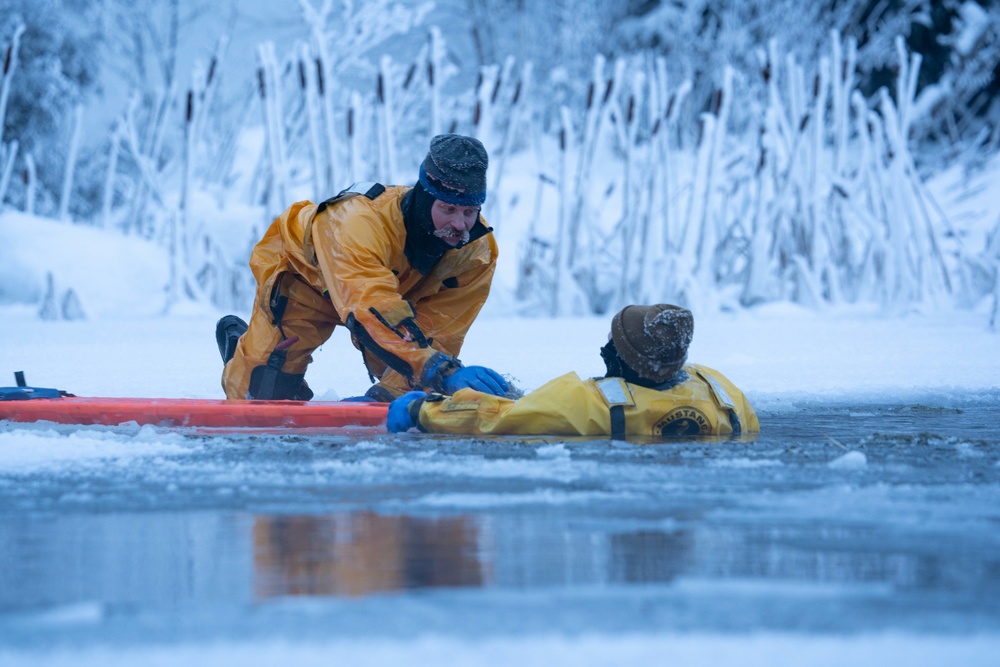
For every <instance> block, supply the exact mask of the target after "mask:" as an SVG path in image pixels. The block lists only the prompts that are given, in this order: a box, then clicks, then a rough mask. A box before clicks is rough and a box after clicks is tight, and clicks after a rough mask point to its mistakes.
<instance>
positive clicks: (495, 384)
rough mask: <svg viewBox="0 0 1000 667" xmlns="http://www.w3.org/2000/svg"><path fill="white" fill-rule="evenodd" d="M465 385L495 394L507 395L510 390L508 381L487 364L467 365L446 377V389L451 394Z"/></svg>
mask: <svg viewBox="0 0 1000 667" xmlns="http://www.w3.org/2000/svg"><path fill="white" fill-rule="evenodd" d="M465 387H468V388H469V389H475V390H476V391H481V392H483V393H485V394H493V395H494V396H506V395H507V392H508V391H510V385H508V384H507V381H506V380H504V379H503V377H502V376H501V375H500V374H499V373H497V372H496V371H495V370H493V369H491V368H486V366H465V367H464V368H459V369H458V370H457V371H455V372H454V373H452V374H451V375H449V376H448V377H446V378H445V379H444V389H445V391H446V392H447V393H449V394H454V393H455V392H456V391H458V390H459V389H464V388H465Z"/></svg>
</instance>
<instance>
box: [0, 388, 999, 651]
mask: <svg viewBox="0 0 1000 667" xmlns="http://www.w3.org/2000/svg"><path fill="white" fill-rule="evenodd" d="M997 423H1000V410H998V406H997V405H994V404H985V405H984V404H975V405H965V406H950V407H948V408H947V409H940V408H933V406H931V407H927V406H879V405H864V406H822V405H820V406H817V405H811V406H807V407H803V408H799V409H790V410H782V411H777V412H771V413H768V412H762V414H761V425H762V430H763V432H764V433H763V435H761V436H760V437H758V438H743V439H737V440H727V439H712V440H707V441H695V442H691V441H688V442H669V443H621V442H611V441H608V440H585V439H581V440H566V439H560V438H538V439H530V440H514V439H503V438H495V439H470V438H459V437H446V438H439V437H433V436H426V435H420V436H412V435H411V436H390V435H385V434H379V433H372V432H369V433H366V434H362V435H324V436H317V435H310V436H303V435H291V434H290V435H284V436H276V435H235V434H223V435H212V436H207V435H200V434H192V433H186V432H164V431H158V430H156V429H150V428H142V429H138V428H129V427H123V428H97V427H93V428H82V429H80V428H71V427H52V426H49V427H42V426H16V427H12V426H9V425H8V426H7V427H5V428H0V519H2V520H0V545H3V547H2V548H0V637H3V638H4V640H3V642H2V643H0V651H2V650H3V648H4V646H6V647H7V648H13V649H16V650H19V651H28V652H30V651H35V650H40V649H41V647H44V646H49V645H53V646H55V647H56V648H57V649H58V648H59V647H67V646H91V647H96V646H112V647H114V646H117V647H120V648H121V647H129V646H132V647H134V646H142V645H144V644H145V643H146V642H149V641H153V638H155V637H157V636H162V633H164V632H167V630H165V629H169V632H168V635H169V637H170V638H171V639H170V641H171V642H181V643H180V644H178V645H177V646H178V648H176V649H174V651H175V652H177V653H178V654H180V653H183V651H184V649H183V648H181V647H182V646H183V645H184V643H185V642H196V643H197V642H217V641H223V640H224V641H228V642H234V643H235V644H234V645H235V646H239V645H241V642H245V641H247V640H249V639H250V638H253V640H254V641H264V642H267V641H295V642H302V641H306V642H308V641H318V642H327V641H351V640H364V638H368V639H370V640H371V641H375V640H377V639H378V638H380V637H381V638H387V637H392V638H394V641H399V640H401V638H402V639H405V638H407V637H417V636H422V635H423V634H425V633H430V634H431V635H439V636H444V637H450V638H452V639H449V640H448V641H457V642H462V641H473V640H476V641H480V640H487V639H489V638H498V637H505V636H521V637H524V636H533V635H534V634H535V633H537V632H538V629H539V628H545V632H547V633H554V635H556V636H561V635H567V636H569V635H570V634H573V633H579V632H583V633H594V632H598V633H618V634H620V633H638V634H639V635H642V634H647V635H650V634H651V636H657V635H659V634H662V633H663V632H671V633H680V634H679V635H678V637H686V636H695V635H698V634H699V633H702V634H704V633H708V634H709V635H712V636H719V637H721V636H731V635H732V633H741V632H747V631H753V632H765V633H778V634H780V635H782V636H793V637H800V638H801V639H797V640H795V641H808V638H809V637H812V636H816V633H818V634H819V635H824V634H830V633H832V634H833V635H838V636H839V635H843V634H844V633H847V634H849V635H850V634H856V633H872V632H875V633H879V632H888V633H903V635H904V636H913V637H915V636H916V634H915V633H933V634H936V635H938V636H949V637H951V636H967V635H969V633H986V635H985V636H993V637H995V636H1000V567H998V559H997V555H996V554H998V553H1000V531H997V530H996V526H997V525H998V521H1000V467H998V462H1000V435H998V433H997V432H996V428H995V424H997ZM789 633H790V634H789ZM677 641H683V639H680V640H677ZM942 641H944V640H943V639H942ZM95 650H96V649H95ZM53 659H54V658H53Z"/></svg>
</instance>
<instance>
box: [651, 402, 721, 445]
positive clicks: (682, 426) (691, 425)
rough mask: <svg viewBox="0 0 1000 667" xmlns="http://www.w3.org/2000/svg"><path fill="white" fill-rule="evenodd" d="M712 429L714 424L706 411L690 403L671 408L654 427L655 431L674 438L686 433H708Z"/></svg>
mask: <svg viewBox="0 0 1000 667" xmlns="http://www.w3.org/2000/svg"><path fill="white" fill-rule="evenodd" d="M711 431H712V424H711V423H710V422H709V421H708V417H706V416H705V413H704V412H702V411H701V410H699V409H697V408H692V407H691V406H689V405H686V406H684V407H682V408H675V409H673V410H671V411H670V412H668V413H667V415H666V416H665V417H664V418H663V419H661V420H660V421H658V422H656V426H654V427H653V432H654V433H659V434H660V435H664V436H667V437H672V438H674V437H679V436H685V435H708V434H709V433H711Z"/></svg>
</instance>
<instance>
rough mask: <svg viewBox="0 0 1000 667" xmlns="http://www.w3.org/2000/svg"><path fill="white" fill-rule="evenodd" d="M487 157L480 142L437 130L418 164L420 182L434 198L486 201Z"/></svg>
mask: <svg viewBox="0 0 1000 667" xmlns="http://www.w3.org/2000/svg"><path fill="white" fill-rule="evenodd" d="M488 166H489V157H488V156H487V155H486V148H485V147H484V146H483V144H482V142H481V141H479V139H476V138H475V137H466V136H462V135H460V134H439V135H437V136H436V137H434V138H433V139H431V147H430V150H429V151H428V152H427V157H426V158H424V161H423V164H421V165H420V184H421V185H423V186H424V189H425V190H427V192H428V193H430V195H431V196H432V197H434V198H435V199H440V200H441V201H444V202H448V203H449V204H455V205H456V206H482V204H483V202H485V201H486V168H487V167H488Z"/></svg>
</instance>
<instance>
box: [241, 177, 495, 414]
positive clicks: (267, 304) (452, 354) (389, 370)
mask: <svg viewBox="0 0 1000 667" xmlns="http://www.w3.org/2000/svg"><path fill="white" fill-rule="evenodd" d="M409 190H410V188H409V187H405V186H392V187H383V186H380V185H377V184H375V185H374V186H373V188H372V189H370V190H368V191H367V192H365V193H364V194H357V193H350V194H349V195H348V196H347V197H346V198H340V199H338V198H335V199H337V200H336V201H334V200H330V202H332V203H330V204H329V205H326V206H324V205H323V204H321V205H319V206H317V205H316V204H313V203H312V202H309V201H302V202H297V203H295V204H293V205H292V206H290V207H289V208H288V209H287V210H286V211H285V212H283V213H282V214H281V215H280V216H278V217H277V218H276V219H275V220H274V222H273V223H272V224H271V226H270V227H269V228H268V230H267V232H266V233H265V234H264V237H263V238H262V239H261V241H260V242H259V243H258V244H257V245H256V246H255V247H254V250H253V253H252V255H251V257H250V268H251V270H252V272H253V275H254V277H255V278H256V279H257V286H258V287H257V294H256V297H255V299H254V306H253V312H252V313H251V317H250V322H249V323H248V324H249V328H248V329H247V332H246V333H245V334H244V335H243V336H242V337H241V338H240V341H239V344H238V345H237V347H236V352H235V355H234V356H233V358H232V359H231V360H230V361H229V362H228V363H227V364H226V367H225V369H224V371H223V376H222V386H223V389H225V392H226V397H227V398H246V397H247V395H248V389H249V388H250V386H251V375H252V374H253V371H254V369H255V368H261V367H263V366H264V365H266V364H267V362H268V359H269V357H270V356H271V354H272V352H274V350H275V348H276V347H277V346H278V345H279V343H282V342H283V341H284V342H285V343H286V344H287V343H288V339H292V338H293V337H295V336H297V337H298V341H297V342H294V343H292V344H291V346H290V347H288V349H287V351H286V354H287V356H286V357H285V359H284V363H283V365H282V367H281V371H282V372H283V373H286V374H291V375H293V376H294V375H295V374H304V373H305V371H306V367H307V366H308V365H309V363H310V362H311V361H312V353H313V351H314V350H315V349H316V348H317V347H319V346H320V345H322V344H323V343H324V342H326V340H327V339H329V337H330V335H331V334H332V333H333V330H334V328H335V327H336V326H338V325H341V326H347V327H348V328H349V329H350V330H351V333H352V337H353V339H354V343H355V345H356V346H358V347H359V349H361V350H362V352H363V355H364V360H365V365H366V366H367V368H368V370H369V373H370V374H371V375H372V377H373V378H379V379H380V380H381V382H380V384H379V386H380V387H381V388H382V389H383V390H384V392H383V393H387V394H389V395H390V396H397V395H399V394H401V393H403V392H404V391H407V390H409V389H411V388H417V389H424V388H427V389H436V390H439V391H440V390H441V386H440V385H441V382H442V380H443V377H444V374H446V373H447V372H449V371H450V370H453V369H454V368H456V367H457V366H458V362H457V357H458V355H459V353H460V352H461V349H462V342H463V341H464V340H465V335H466V333H467V332H468V330H469V327H470V326H471V324H472V322H473V320H474V319H475V318H476V315H478V313H479V310H480V309H481V308H482V306H483V303H484V302H485V301H486V297H487V295H488V294H489V291H490V284H491V282H492V279H493V272H494V270H495V268H496V259H497V245H496V241H495V240H494V238H493V236H492V234H489V233H487V232H489V231H490V230H489V229H488V228H485V227H483V228H482V229H481V235H480V237H479V238H476V239H475V240H473V241H472V242H470V243H469V244H468V245H465V246H463V247H461V248H456V249H454V250H448V251H447V252H445V253H444V256H443V257H442V258H441V259H440V260H439V261H438V262H437V264H435V265H434V267H433V268H432V269H431V270H430V271H429V272H428V273H427V274H426V275H423V274H421V273H420V272H419V271H417V270H416V269H414V268H413V267H412V266H411V265H410V262H409V261H408V260H407V258H406V255H405V253H404V246H405V243H406V228H405V226H404V222H403V213H402V209H401V200H402V199H403V196H404V195H405V194H406V193H407V192H408V191H409ZM338 197H339V196H338ZM327 203H328V202H324V204H327ZM483 225H484V221H483V220H482V219H480V221H479V222H478V223H477V226H483ZM275 311H280V312H275ZM296 382H297V381H296ZM309 396H311V392H309V393H308V395H307V396H306V398H308V397H309ZM288 397H289V398H291V396H288Z"/></svg>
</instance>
